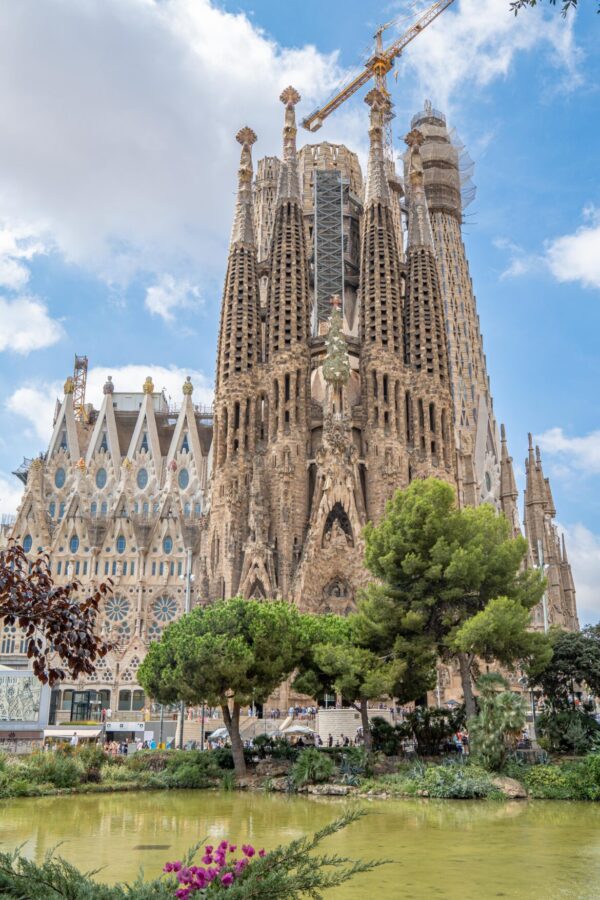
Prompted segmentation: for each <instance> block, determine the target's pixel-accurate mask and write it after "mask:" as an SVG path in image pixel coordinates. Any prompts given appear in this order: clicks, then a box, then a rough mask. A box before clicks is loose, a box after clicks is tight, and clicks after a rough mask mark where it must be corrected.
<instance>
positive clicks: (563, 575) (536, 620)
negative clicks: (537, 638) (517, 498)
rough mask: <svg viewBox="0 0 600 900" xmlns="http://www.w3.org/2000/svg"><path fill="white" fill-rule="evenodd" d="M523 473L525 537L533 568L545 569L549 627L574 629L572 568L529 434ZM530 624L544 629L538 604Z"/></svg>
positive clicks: (546, 483) (548, 485)
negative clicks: (524, 477)
mask: <svg viewBox="0 0 600 900" xmlns="http://www.w3.org/2000/svg"><path fill="white" fill-rule="evenodd" d="M525 470H526V484H527V487H526V491H525V536H526V537H527V540H528V542H529V549H530V554H531V561H532V563H533V565H535V566H543V567H544V574H545V576H546V581H547V587H546V598H547V604H546V606H547V617H548V625H557V626H558V627H559V628H567V629H569V630H576V629H577V628H578V627H579V623H578V621H577V609H576V605H575V588H574V584H573V578H572V575H571V567H570V565H569V562H568V560H567V558H566V551H565V548H564V542H561V539H560V537H559V534H558V530H557V527H556V525H555V523H554V517H555V515H556V509H555V506H554V500H553V498H552V492H551V490H550V482H549V480H548V479H547V478H545V477H544V471H543V469H542V460H541V456H540V451H539V447H536V448H535V450H534V448H533V441H532V438H531V435H529V452H528V456H527V460H526V461H525ZM533 625H534V627H538V628H539V627H542V626H543V610H542V608H541V604H540V606H539V607H536V609H534V611H533Z"/></svg>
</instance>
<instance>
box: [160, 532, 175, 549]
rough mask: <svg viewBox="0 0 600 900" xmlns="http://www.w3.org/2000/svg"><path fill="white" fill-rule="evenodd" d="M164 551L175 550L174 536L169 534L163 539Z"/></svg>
mask: <svg viewBox="0 0 600 900" xmlns="http://www.w3.org/2000/svg"><path fill="white" fill-rule="evenodd" d="M162 545H163V553H171V552H172V550H173V538H172V537H169V535H167V536H166V537H165V538H164V539H163V544H162Z"/></svg>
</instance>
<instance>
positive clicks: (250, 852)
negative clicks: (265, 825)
mask: <svg viewBox="0 0 600 900" xmlns="http://www.w3.org/2000/svg"><path fill="white" fill-rule="evenodd" d="M236 850H237V846H236V845H235V844H230V843H229V841H221V843H220V844H219V846H218V847H216V848H215V847H213V846H212V845H211V844H206V846H205V847H204V855H203V857H202V862H203V863H204V866H188V865H185V864H184V863H182V862H181V861H180V860H176V861H175V862H168V863H165V865H164V867H163V872H167V873H174V874H175V877H176V878H177V881H178V883H179V884H180V885H181V887H179V888H178V889H177V890H176V891H175V897H177V898H178V900H188V898H189V897H191V895H192V894H199V893H202V894H203V895H205V894H206V891H207V890H208V888H210V886H211V885H212V884H214V885H215V886H219V887H224V888H228V887H230V885H232V884H233V882H234V881H235V880H236V879H237V878H239V877H240V876H241V875H242V874H243V872H244V871H245V870H246V867H247V866H248V865H249V863H250V860H251V859H252V857H253V856H256V850H255V849H254V847H253V846H252V845H251V844H243V845H242V856H240V857H239V859H236V858H235V857H233V856H232V854H234V853H235V852H236ZM258 856H259V857H260V858H262V857H264V856H265V851H264V850H259V851H258Z"/></svg>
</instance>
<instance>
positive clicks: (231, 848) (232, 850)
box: [229, 844, 237, 853]
mask: <svg viewBox="0 0 600 900" xmlns="http://www.w3.org/2000/svg"><path fill="white" fill-rule="evenodd" d="M236 850H237V844H230V845H229V852H230V853H235V851H236Z"/></svg>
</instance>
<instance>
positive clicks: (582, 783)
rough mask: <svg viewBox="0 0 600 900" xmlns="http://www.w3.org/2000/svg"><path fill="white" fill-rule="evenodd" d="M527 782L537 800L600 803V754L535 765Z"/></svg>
mask: <svg viewBox="0 0 600 900" xmlns="http://www.w3.org/2000/svg"><path fill="white" fill-rule="evenodd" d="M523 781H524V783H525V786H526V787H527V790H528V791H529V793H530V794H531V796H532V797H534V798H535V799H536V800H592V801H597V800H600V753H591V754H590V755H589V756H586V757H585V758H584V759H582V760H578V761H576V762H561V763H558V764H557V765H544V766H532V767H531V768H530V769H529V771H527V772H526V774H525V776H524V778H523Z"/></svg>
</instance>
